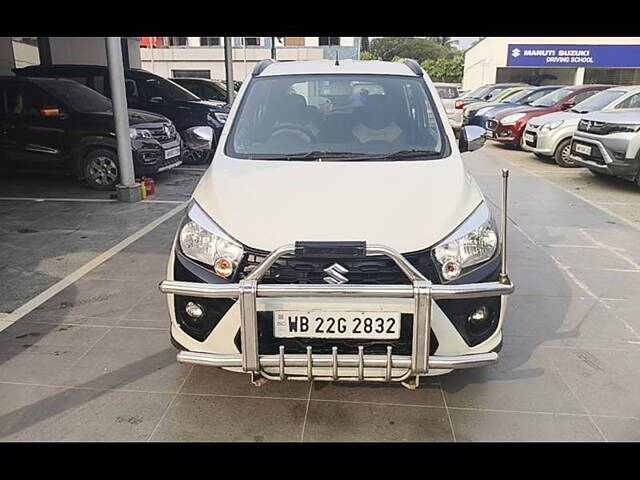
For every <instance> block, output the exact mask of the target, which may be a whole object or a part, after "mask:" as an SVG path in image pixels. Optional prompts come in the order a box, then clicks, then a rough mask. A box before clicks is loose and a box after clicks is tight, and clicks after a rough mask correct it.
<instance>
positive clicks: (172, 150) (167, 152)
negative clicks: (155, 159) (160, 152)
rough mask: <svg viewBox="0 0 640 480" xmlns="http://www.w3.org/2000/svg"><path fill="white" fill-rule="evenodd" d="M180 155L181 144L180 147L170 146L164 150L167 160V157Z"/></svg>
mask: <svg viewBox="0 0 640 480" xmlns="http://www.w3.org/2000/svg"><path fill="white" fill-rule="evenodd" d="M178 155H180V147H179V146H178V147H173V148H170V149H168V150H165V151H164V158H165V160H166V159H167V158H173V157H177V156H178Z"/></svg>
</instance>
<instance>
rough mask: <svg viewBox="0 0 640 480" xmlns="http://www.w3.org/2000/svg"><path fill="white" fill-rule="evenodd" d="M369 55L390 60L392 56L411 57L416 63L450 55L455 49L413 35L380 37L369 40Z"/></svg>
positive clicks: (453, 53)
mask: <svg viewBox="0 0 640 480" xmlns="http://www.w3.org/2000/svg"><path fill="white" fill-rule="evenodd" d="M370 52H371V55H372V57H373V58H374V59H379V60H385V61H391V60H392V59H393V58H394V57H399V58H412V59H414V60H416V61H417V62H418V63H422V62H424V61H425V60H427V59H436V58H440V57H450V56H453V55H455V54H456V53H455V52H456V51H455V50H451V49H449V48H447V47H443V46H442V45H440V44H438V43H436V42H433V41H431V40H427V39H426V38H415V37H382V38H374V39H373V40H371V49H370Z"/></svg>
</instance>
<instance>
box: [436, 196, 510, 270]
mask: <svg viewBox="0 0 640 480" xmlns="http://www.w3.org/2000/svg"><path fill="white" fill-rule="evenodd" d="M497 248H498V234H497V232H496V228H495V224H494V222H493V219H492V218H491V212H490V211H489V208H488V207H487V205H486V204H485V203H482V204H481V205H480V206H479V207H478V208H476V210H475V211H474V212H473V213H472V214H471V216H470V217H469V218H468V219H467V220H465V222H464V223H463V224H462V225H460V226H459V227H458V229H457V230H456V231H455V232H454V233H453V234H451V235H450V236H449V237H447V238H446V239H445V240H444V241H443V242H441V243H440V244H438V245H437V246H436V247H435V248H434V249H433V256H434V258H435V260H436V261H437V263H438V264H440V268H441V270H440V274H441V276H442V278H443V279H444V280H447V281H449V280H455V279H456V278H458V277H459V276H460V275H461V274H463V273H464V270H465V269H466V268H468V267H471V266H473V265H477V264H479V263H482V262H486V261H487V260H490V259H491V258H492V257H493V255H494V254H495V252H496V249H497Z"/></svg>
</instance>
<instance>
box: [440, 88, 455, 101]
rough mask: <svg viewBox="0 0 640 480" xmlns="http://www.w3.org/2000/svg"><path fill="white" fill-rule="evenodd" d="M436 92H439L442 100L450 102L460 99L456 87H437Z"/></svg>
mask: <svg viewBox="0 0 640 480" xmlns="http://www.w3.org/2000/svg"><path fill="white" fill-rule="evenodd" d="M436 90H437V91H438V95H440V98H442V99H445V100H450V99H453V98H458V89H457V88H456V87H438V86H436Z"/></svg>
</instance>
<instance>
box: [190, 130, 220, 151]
mask: <svg viewBox="0 0 640 480" xmlns="http://www.w3.org/2000/svg"><path fill="white" fill-rule="evenodd" d="M184 142H185V143H186V144H187V147H188V148H189V149H190V150H211V146H212V144H213V129H212V128H211V127H205V126H202V127H191V128H187V129H186V130H185V131H184Z"/></svg>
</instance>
